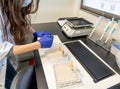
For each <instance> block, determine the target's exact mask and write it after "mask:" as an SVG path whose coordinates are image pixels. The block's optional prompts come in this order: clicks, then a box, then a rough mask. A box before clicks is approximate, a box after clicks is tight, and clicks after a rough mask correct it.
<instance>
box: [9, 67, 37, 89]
mask: <svg viewBox="0 0 120 89" xmlns="http://www.w3.org/2000/svg"><path fill="white" fill-rule="evenodd" d="M10 89H37V84H36V78H35V72H34V67H33V66H29V67H26V68H24V69H22V70H21V71H19V72H18V73H17V75H16V76H15V78H14V80H13V82H12V84H11V88H10Z"/></svg>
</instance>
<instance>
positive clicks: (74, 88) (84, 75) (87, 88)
mask: <svg viewBox="0 0 120 89" xmlns="http://www.w3.org/2000/svg"><path fill="white" fill-rule="evenodd" d="M79 42H80V43H81V44H83V45H84V46H85V47H86V48H87V49H88V50H90V51H91V52H92V53H93V54H94V55H95V56H97V57H98V58H99V60H101V61H102V62H103V63H104V64H105V65H107V67H109V68H110V69H111V70H112V71H113V72H114V73H115V74H114V75H112V76H109V77H107V78H105V79H102V80H100V81H99V82H96V83H95V82H94V81H93V79H92V77H91V76H90V75H89V74H88V72H87V71H86V70H85V69H84V67H83V66H82V65H81V64H80V63H79V62H78V60H77V59H76V58H75V57H74V56H73V54H72V53H71V52H70V51H69V50H68V48H67V47H66V46H65V45H63V43H62V42H61V41H60V39H59V38H58V36H57V35H55V38H54V42H53V46H55V45H59V44H60V45H62V47H63V50H64V51H65V52H66V53H67V54H68V55H69V58H70V59H71V60H72V61H73V63H74V66H75V67H76V68H77V69H78V70H79V71H78V73H79V75H80V79H81V82H80V84H77V85H71V86H68V87H63V88H60V89H107V88H109V87H111V86H113V85H116V84H118V83H120V75H119V74H118V73H117V72H116V71H114V70H113V69H112V68H111V67H110V66H109V65H108V64H107V63H105V62H104V61H103V60H102V59H101V58H100V57H99V56H98V55H96V54H95V53H94V52H93V51H92V50H91V49H90V48H89V47H88V46H86V45H85V44H84V43H83V42H82V41H81V40H79ZM46 50H49V49H39V53H40V57H41V62H42V67H43V70H44V74H45V78H46V81H47V85H48V89H58V88H57V84H56V78H55V73H54V64H56V63H59V61H58V60H54V57H53V59H52V58H48V57H46V53H45V51H46Z"/></svg>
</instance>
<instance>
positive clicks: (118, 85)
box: [108, 83, 120, 89]
mask: <svg viewBox="0 0 120 89" xmlns="http://www.w3.org/2000/svg"><path fill="white" fill-rule="evenodd" d="M108 89H120V83H118V84H116V85H114V86H112V87H110V88H108Z"/></svg>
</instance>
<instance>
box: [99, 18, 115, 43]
mask: <svg viewBox="0 0 120 89" xmlns="http://www.w3.org/2000/svg"><path fill="white" fill-rule="evenodd" d="M113 22H114V17H113V18H112V19H110V21H109V22H108V24H107V25H106V27H105V29H104V31H103V33H102V35H101V37H100V39H99V41H101V40H102V39H103V37H104V35H105V33H106V32H108V30H109V29H110V25H111V24H112V23H113Z"/></svg>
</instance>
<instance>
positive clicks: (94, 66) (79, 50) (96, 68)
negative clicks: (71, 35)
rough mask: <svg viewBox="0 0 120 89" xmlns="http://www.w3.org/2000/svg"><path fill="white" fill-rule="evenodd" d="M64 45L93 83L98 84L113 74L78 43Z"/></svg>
mask: <svg viewBox="0 0 120 89" xmlns="http://www.w3.org/2000/svg"><path fill="white" fill-rule="evenodd" d="M65 45H66V46H67V47H68V48H69V50H70V51H71V52H72V53H73V55H74V56H75V57H76V59H77V60H78V61H79V62H80V63H81V64H82V66H83V67H84V68H85V69H86V71H87V72H88V73H89V74H90V76H91V77H92V78H93V80H94V82H98V81H100V80H102V79H104V78H106V77H109V76H111V75H113V74H114V72H113V71H112V70H111V69H110V68H108V67H107V66H106V65H105V64H104V63H103V62H102V61H100V60H99V59H98V58H97V57H96V56H95V55H94V54H93V53H91V52H90V51H89V50H88V49H87V48H86V47H85V46H84V45H82V44H81V43H80V42H78V41H76V42H72V43H67V44H65ZM98 51H99V50H98Z"/></svg>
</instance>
